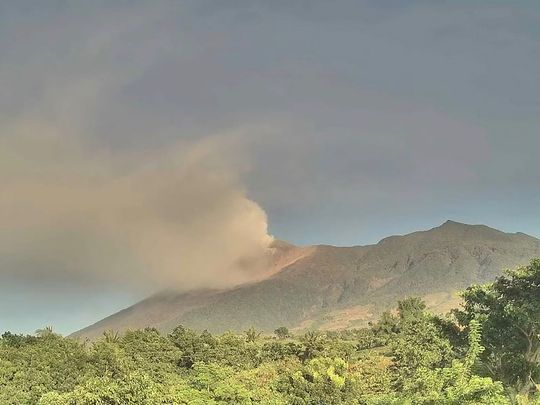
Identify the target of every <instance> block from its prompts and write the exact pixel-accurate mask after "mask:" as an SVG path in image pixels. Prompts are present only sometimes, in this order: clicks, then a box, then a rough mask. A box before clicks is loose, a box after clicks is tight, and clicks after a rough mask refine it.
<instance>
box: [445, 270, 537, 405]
mask: <svg viewBox="0 0 540 405" xmlns="http://www.w3.org/2000/svg"><path fill="white" fill-rule="evenodd" d="M463 298H464V301H465V303H464V308H463V310H461V311H456V313H455V315H456V317H457V319H458V320H459V322H460V323H461V325H463V327H467V326H470V324H471V321H472V320H473V319H477V320H479V321H480V322H481V324H482V329H483V335H482V344H483V345H484V346H485V351H484V352H483V353H482V356H481V358H482V365H483V367H484V371H485V373H486V374H488V375H490V376H492V377H493V378H496V379H498V380H500V381H502V382H504V383H505V384H506V385H507V386H509V387H511V388H512V389H513V390H514V391H515V392H519V393H520V394H521V395H522V396H525V397H527V396H528V395H529V394H531V393H532V392H534V391H536V392H537V391H538V390H537V386H536V384H535V382H538V381H539V380H540V259H536V260H533V261H531V263H530V264H529V265H528V266H525V267H520V268H518V269H516V270H512V271H508V272H507V275H505V276H501V277H499V278H497V280H496V281H495V282H494V283H492V284H488V285H482V286H478V285H475V286H472V287H470V288H468V289H467V290H466V291H465V292H464V293H463Z"/></svg>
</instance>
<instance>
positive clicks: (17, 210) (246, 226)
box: [0, 121, 272, 291]
mask: <svg viewBox="0 0 540 405" xmlns="http://www.w3.org/2000/svg"><path fill="white" fill-rule="evenodd" d="M3 132H4V133H3V134H1V136H0V183H1V184H2V187H1V190H0V223H1V224H2V227H1V230H0V268H1V269H2V276H3V278H4V279H12V280H15V281H25V280H27V281H34V282H36V281H37V282H39V281H46V282H47V283H54V282H55V281H58V282H62V283H63V282H68V283H70V282H73V283H76V284H79V285H81V284H83V285H84V284H86V285H99V284H107V285H109V286H110V285H111V283H113V284H117V285H122V286H123V287H124V288H126V287H127V288H134V289H142V290H144V291H147V290H156V289H159V288H175V289H179V290H186V289H192V288H198V287H211V288H213V287H226V286H232V285H236V284H239V283H243V282H247V281H251V280H255V279H257V278H259V277H261V276H263V275H264V271H265V269H266V266H265V258H266V253H267V250H268V246H269V244H270V242H271V241H272V237H271V236H269V235H268V232H267V218H266V214H265V212H264V211H263V210H262V209H261V207H260V206H259V205H257V204H256V203H255V202H253V201H251V200H250V199H249V198H247V197H246V193H245V190H244V189H243V187H242V185H241V184H240V183H241V182H240V180H239V172H240V171H241V169H242V166H241V164H240V165H239V164H236V163H235V162H237V161H241V159H240V157H239V156H238V154H237V153H234V150H235V147H234V146H235V141H234V136H210V137H207V138H205V139H203V140H199V141H197V142H180V143H177V144H175V145H174V146H169V147H167V148H162V149H154V150H152V151H151V152H149V151H148V150H146V151H145V152H144V153H141V152H136V151H135V152H133V151H125V150H124V151H111V149H110V148H109V149H104V148H100V147H97V146H96V145H91V144H89V143H87V142H86V143H85V141H84V140H83V139H84V138H83V137H78V136H75V135H66V134H62V133H60V132H61V131H59V130H58V129H57V128H54V127H52V128H51V127H48V126H47V125H46V124H44V123H40V122H32V121H31V122H24V123H23V124H20V123H18V124H16V125H13V126H11V127H10V128H6V129H4V131H3Z"/></svg>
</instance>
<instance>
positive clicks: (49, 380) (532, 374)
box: [0, 261, 540, 405]
mask: <svg viewBox="0 0 540 405" xmlns="http://www.w3.org/2000/svg"><path fill="white" fill-rule="evenodd" d="M539 274H540V261H533V262H532V263H531V265H530V266H527V267H525V268H520V269H518V270H515V271H513V272H510V273H509V274H508V276H506V277H501V278H499V279H497V280H496V281H495V282H494V283H493V284H490V285H486V286H475V287H471V288H469V289H468V290H467V291H466V292H465V293H464V299H465V303H464V307H463V309H462V310H461V311H458V312H456V313H455V320H454V321H452V320H451V319H450V318H446V319H443V318H439V317H435V316H433V315H431V314H429V313H428V312H426V308H425V304H424V303H423V302H422V301H421V300H420V299H418V298H409V299H406V300H403V301H400V302H399V303H398V305H397V310H396V311H388V312H385V313H384V314H383V315H382V317H381V318H380V320H379V321H378V322H377V323H375V324H374V325H371V326H370V327H369V328H363V329H354V330H346V331H333V332H326V333H323V332H319V331H308V332H306V333H305V334H303V335H300V336H292V335H291V334H290V332H289V331H288V330H287V328H285V327H280V328H277V329H276V330H275V336H265V335H263V334H261V332H259V331H257V330H255V329H254V328H249V329H248V330H246V331H245V332H244V333H243V334H236V333H233V332H227V333H224V334H222V335H216V336H214V335H212V334H210V333H208V332H207V331H203V332H197V331H194V330H190V329H187V328H185V327H183V326H178V327H176V328H175V329H174V330H173V331H172V332H171V333H170V334H168V335H163V334H161V333H160V332H159V331H157V330H156V329H151V328H149V329H144V330H137V331H128V332H126V333H124V334H122V335H120V334H117V333H115V332H107V333H105V334H104V336H103V337H102V338H101V339H99V340H97V341H95V342H91V343H90V342H84V343H83V342H80V341H77V340H75V339H71V338H64V337H62V336H60V335H58V334H55V333H54V332H53V330H52V329H51V328H45V329H43V330H40V331H39V332H38V333H36V335H35V336H24V335H17V334H13V333H9V332H6V333H4V334H3V335H2V337H1V338H0V405H26V404H30V405H34V404H40V405H53V404H54V405H98V404H100V405H101V404H107V405H120V404H122V405H139V404H141V405H142V404H149V405H157V404H193V405H203V404H210V405H211V404H215V405H218V404H240V405H244V404H245V405H253V404H261V405H262V404H264V405H285V404H292V405H334V404H336V405H339V404H347V405H348V404H362V405H375V404H380V405H382V404H385V405H390V404H396V405H397V404H399V405H401V404H410V405H413V404H414V405H417V404H418V405H422V404H425V405H428V404H443V405H458V404H459V405H461V404H465V405H467V404H470V405H472V404H476V405H481V404H486V405H487V404H494V405H498V404H510V403H518V404H520V405H531V404H538V403H539V399H538V395H537V386H536V384H535V381H538V379H537V378H538V360H539V359H538V356H540V355H539V354H538V353H539V352H538V350H539V349H538V348H539V344H538V338H539V337H538V331H539V316H540V306H539V305H540V304H539V302H540V299H539V298H540V293H539V288H540V287H539V286H540V280H539V279H540V277H539ZM455 321H457V322H458V323H455ZM535 356H536V357H535ZM527 381H528V382H527ZM524 387H525V388H524ZM516 391H517V392H516Z"/></svg>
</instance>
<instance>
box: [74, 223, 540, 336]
mask: <svg viewBox="0 0 540 405" xmlns="http://www.w3.org/2000/svg"><path fill="white" fill-rule="evenodd" d="M274 248H275V255H274V256H275V257H274V263H273V267H274V269H273V271H272V272H271V274H273V275H272V276H270V277H269V278H267V279H265V280H262V281H259V282H256V283H252V284H248V285H242V286H240V287H236V288H233V289H228V290H221V291H219V290H218V291H193V292H189V293H183V294H179V293H172V292H167V293H161V294H158V295H155V296H153V297H150V298H148V299H146V300H144V301H141V302H139V303H138V304H135V305H134V306H132V307H130V308H128V309H126V310H123V311H120V312H118V313H117V314H114V315H112V316H110V317H108V318H105V319H104V320H102V321H100V322H98V323H96V324H94V325H91V326H89V327H88V328H85V329H83V330H81V331H79V332H76V333H75V334H74V335H75V336H87V337H95V336H98V335H100V334H101V333H102V332H103V331H104V330H107V329H115V330H125V329H127V328H140V327H145V326H155V327H157V328H159V329H161V330H165V331H168V330H171V329H172V328H173V327H174V326H176V325H178V324H180V323H181V324H184V325H186V326H189V327H193V328H196V329H208V330H210V331H215V332H222V331H225V330H228V329H233V330H243V329H246V328H248V327H249V326H255V327H256V328H259V329H263V330H267V331H271V330H273V329H275V328H276V327H278V326H281V325H286V326H288V327H291V328H298V329H303V328H309V327H316V328H324V329H335V328H343V327H353V326H359V325H363V324H365V323H366V322H367V321H369V320H371V319H374V318H376V317H377V316H378V314H379V313H380V312H381V311H382V310H384V309H386V308H388V307H390V306H392V305H394V304H395V302H396V301H397V300H398V299H401V298H403V297H406V296H409V295H420V296H423V297H424V298H425V299H426V301H427V303H428V305H429V306H430V307H431V309H432V310H435V311H439V312H444V311H446V310H448V309H449V308H451V307H452V306H455V305H456V304H457V302H458V299H457V296H456V294H455V292H456V291H458V290H460V289H463V288H465V287H467V286H468V285H470V284H473V283H484V282H487V281H490V280H492V279H494V278H495V277H496V276H497V275H498V274H500V273H501V271H502V270H503V269H505V268H509V267H514V266H517V265H520V264H525V263H527V262H528V261H529V260H530V259H531V258H533V257H540V240H538V239H536V238H533V237H531V236H528V235H525V234H521V233H517V234H509V233H504V232H501V231H498V230H495V229H492V228H489V227H487V226H483V225H465V224H460V223H457V222H452V221H447V222H445V223H444V224H443V225H441V226H439V227H437V228H433V229H431V230H428V231H420V232H414V233H411V234H408V235H404V236H392V237H389V238H386V239H383V240H381V241H380V242H379V243H378V244H376V245H371V246H356V247H334V246H325V245H319V246H310V247H304V248H300V247H295V246H293V245H290V244H287V243H285V242H279V243H277V244H276V245H275V247H274Z"/></svg>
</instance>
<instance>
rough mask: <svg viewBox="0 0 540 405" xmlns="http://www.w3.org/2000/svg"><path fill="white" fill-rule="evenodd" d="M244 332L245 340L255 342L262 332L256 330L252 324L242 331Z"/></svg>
mask: <svg viewBox="0 0 540 405" xmlns="http://www.w3.org/2000/svg"><path fill="white" fill-rule="evenodd" d="M244 333H245V334H246V342H249V343H255V341H256V340H257V339H258V338H259V337H260V336H261V334H262V332H259V331H257V329H255V328H254V327H253V326H252V327H250V328H249V329H248V330H246V331H245V332H244Z"/></svg>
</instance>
